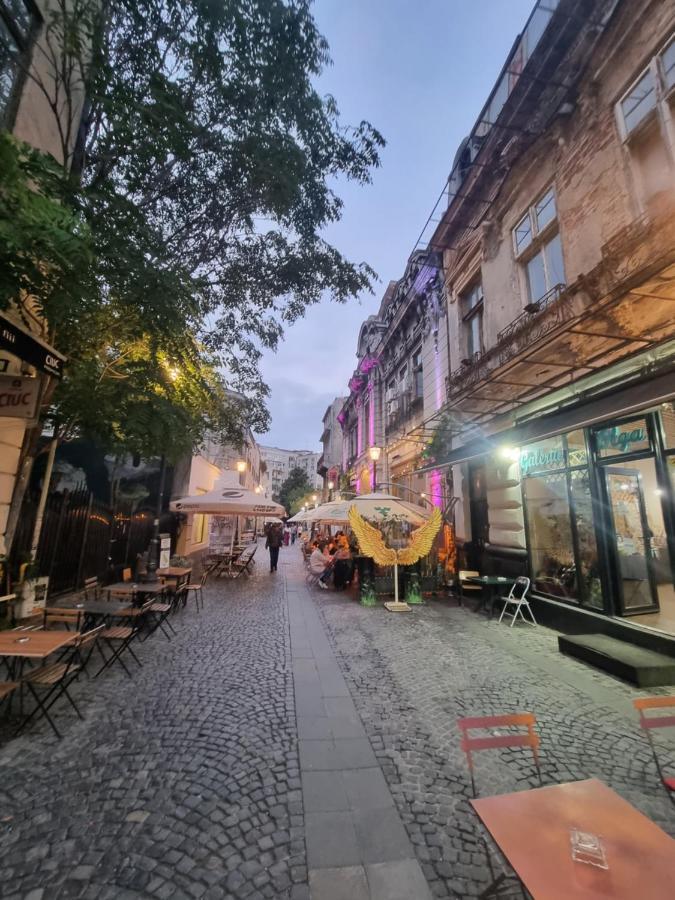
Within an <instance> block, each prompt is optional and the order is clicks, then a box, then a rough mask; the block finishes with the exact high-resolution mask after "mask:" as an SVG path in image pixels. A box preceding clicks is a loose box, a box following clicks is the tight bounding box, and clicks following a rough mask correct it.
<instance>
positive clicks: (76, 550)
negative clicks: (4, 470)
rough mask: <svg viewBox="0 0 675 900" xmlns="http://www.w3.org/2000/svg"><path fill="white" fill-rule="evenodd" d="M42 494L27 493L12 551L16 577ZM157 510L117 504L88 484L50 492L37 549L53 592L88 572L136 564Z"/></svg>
mask: <svg viewBox="0 0 675 900" xmlns="http://www.w3.org/2000/svg"><path fill="white" fill-rule="evenodd" d="M38 502H39V494H37V493H35V494H26V497H25V499H24V502H23V506H22V509H21V516H20V518H19V523H18V527H17V531H16V536H15V538H14V543H13V547H12V553H11V556H10V571H11V572H12V573H13V575H14V577H15V578H16V577H17V575H18V572H19V568H20V566H21V564H22V563H23V562H27V561H28V560H29V559H30V549H31V540H32V535H33V529H34V527H35V518H36V515H37V507H38ZM153 521H154V513H153V512H152V511H151V510H150V509H149V508H147V507H142V508H139V509H136V508H135V504H133V503H131V502H126V503H125V502H121V503H119V504H118V505H117V506H116V507H114V508H113V507H112V506H110V505H109V504H106V503H104V502H102V501H101V500H98V499H97V498H96V497H94V495H93V494H92V493H91V492H90V491H88V490H87V488H86V487H84V486H82V487H78V488H76V489H75V490H72V491H58V492H54V493H51V494H49V496H48V497H47V504H46V506H45V512H44V517H43V520H42V528H41V531H40V541H39V544H38V550H37V555H36V564H37V573H36V574H38V575H41V576H42V575H47V576H49V593H50V594H59V593H63V592H64V591H71V590H75V589H77V588H78V587H80V586H81V585H82V583H83V581H84V579H85V578H91V577H93V576H96V577H97V578H99V579H101V580H108V579H111V578H114V577H116V576H118V575H119V574H120V572H121V570H122V569H123V568H124V567H126V566H130V567H132V568H134V567H135V565H136V561H137V558H138V556H139V554H141V553H144V552H145V551H146V550H147V549H148V546H149V544H150V539H151V537H152V530H153Z"/></svg>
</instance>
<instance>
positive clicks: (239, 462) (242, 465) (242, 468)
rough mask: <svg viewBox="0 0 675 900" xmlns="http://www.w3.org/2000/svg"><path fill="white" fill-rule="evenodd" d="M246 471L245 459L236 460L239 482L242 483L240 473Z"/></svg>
mask: <svg viewBox="0 0 675 900" xmlns="http://www.w3.org/2000/svg"><path fill="white" fill-rule="evenodd" d="M245 471H246V460H244V459H239V460H237V472H239V484H241V485H243V483H244V482H243V479H242V475H243V474H244V472H245Z"/></svg>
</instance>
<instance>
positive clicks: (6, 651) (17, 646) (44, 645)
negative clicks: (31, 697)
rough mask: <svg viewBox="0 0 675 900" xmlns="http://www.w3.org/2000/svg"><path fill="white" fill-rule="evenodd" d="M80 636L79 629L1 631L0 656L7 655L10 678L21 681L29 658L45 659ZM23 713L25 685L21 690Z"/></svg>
mask: <svg viewBox="0 0 675 900" xmlns="http://www.w3.org/2000/svg"><path fill="white" fill-rule="evenodd" d="M79 636H80V632H79V631H3V632H0V656H6V657H7V658H8V659H7V663H8V669H9V680H10V681H20V680H21V676H22V674H23V667H24V665H25V663H26V660H27V659H41V660H43V661H44V660H45V659H47V657H48V656H50V655H51V654H52V653H55V652H56V651H57V650H61V649H62V648H63V647H65V646H67V645H68V644H70V643H71V641H73V640H74V639H75V638H77V637H79ZM19 696H20V704H21V713H22V714H23V685H22V686H21V690H20V695H19Z"/></svg>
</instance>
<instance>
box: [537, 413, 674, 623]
mask: <svg viewBox="0 0 675 900" xmlns="http://www.w3.org/2000/svg"><path fill="white" fill-rule="evenodd" d="M520 474H521V486H522V493H523V513H524V522H525V532H526V541H527V551H528V556H529V567H530V576H531V578H532V586H533V589H534V590H535V591H536V592H537V593H540V594H542V595H545V596H549V597H553V598H556V599H558V600H564V601H566V602H569V603H573V604H575V605H580V606H584V607H587V608H590V609H593V610H596V611H599V612H604V613H606V614H608V615H618V616H630V617H631V621H633V622H636V623H637V624H643V625H648V626H650V627H653V628H658V629H660V630H664V631H667V632H669V633H674V634H675V590H674V586H673V585H674V578H675V575H674V570H673V562H672V560H673V558H674V557H675V542H674V539H673V527H672V526H673V524H675V515H674V510H673V496H674V495H675V408H674V407H673V404H664V405H663V406H661V407H659V409H658V410H652V411H650V412H647V413H644V414H640V415H636V416H632V417H630V418H625V419H622V420H617V421H615V422H607V423H602V424H600V425H597V426H595V427H593V428H590V429H585V430H582V429H578V430H576V431H572V432H569V433H567V434H563V435H557V436H555V437H552V438H548V439H546V440H544V441H539V442H538V443H535V444H530V445H528V446H524V447H521V449H520ZM669 534H670V539H669Z"/></svg>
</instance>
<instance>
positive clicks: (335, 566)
mask: <svg viewBox="0 0 675 900" xmlns="http://www.w3.org/2000/svg"><path fill="white" fill-rule="evenodd" d="M311 548H312V552H311V555H310V557H309V570H310V572H311V573H312V574H313V575H318V576H319V580H318V582H317V584H318V585H319V587H320V588H323V590H328V582H329V580H330V578H331V577H332V579H333V586H334V588H335V590H337V591H341V590H344V589H345V588H346V587H348V586H349V585H350V584H351V581H352V576H353V574H354V561H353V555H352V548H351V547H350V545H349V539H348V538H347V535H346V534H344V532H342V531H338V533H337V534H336V535H335V537H331V538H328V539H324V538H321V537H319V538H318V539H315V540H314V541H312V544H311Z"/></svg>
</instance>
